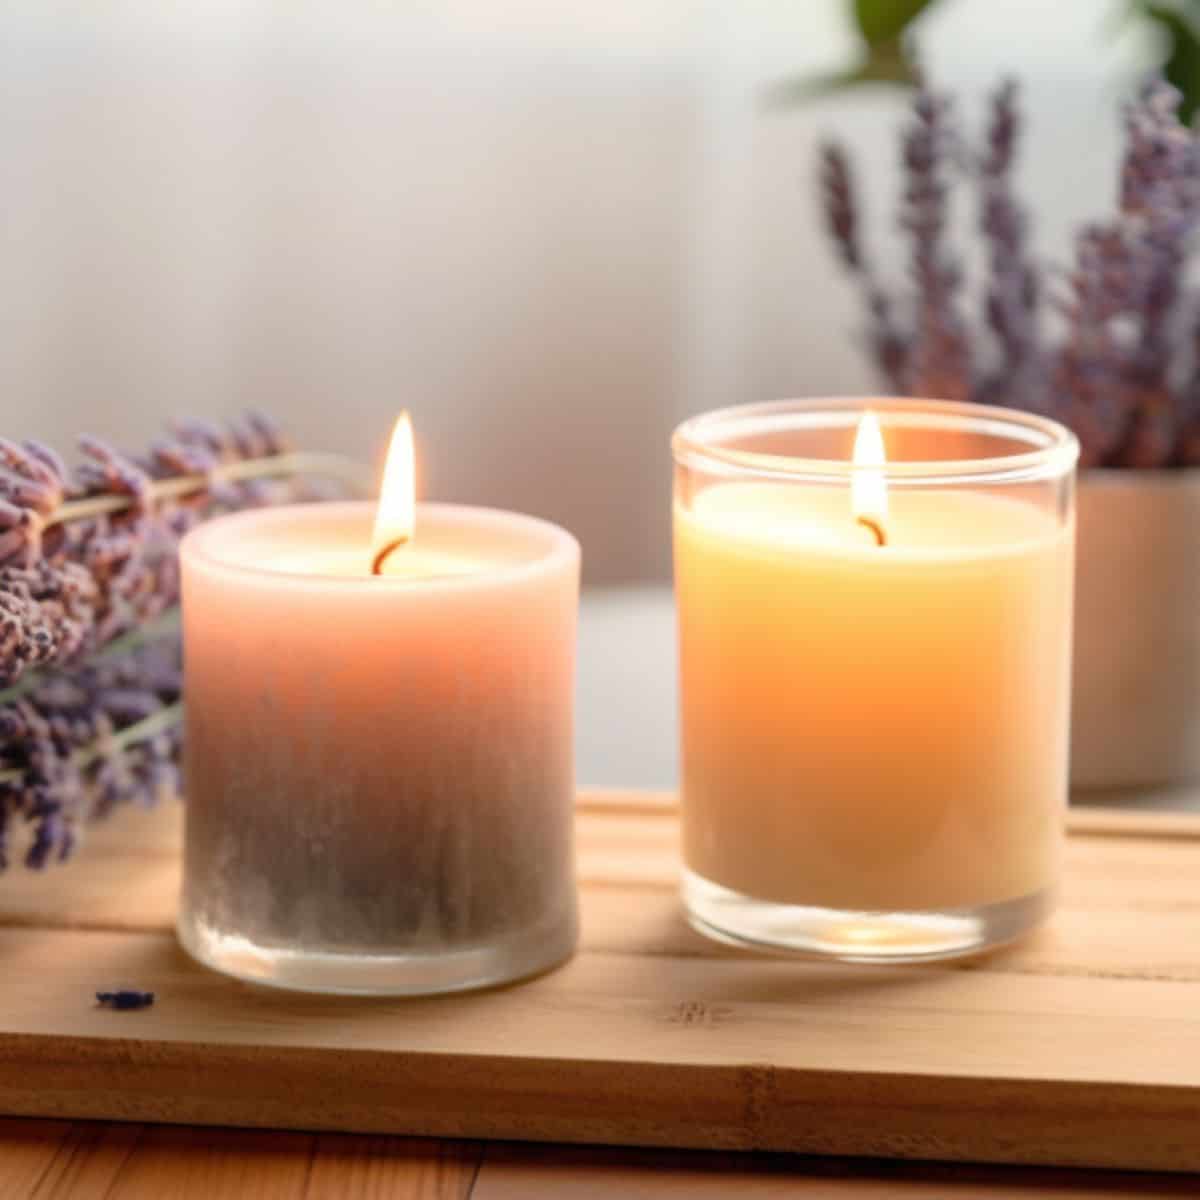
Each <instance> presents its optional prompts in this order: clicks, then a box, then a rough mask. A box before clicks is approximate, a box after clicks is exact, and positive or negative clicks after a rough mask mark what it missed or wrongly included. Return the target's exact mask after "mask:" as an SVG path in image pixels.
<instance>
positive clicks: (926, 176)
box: [821, 80, 1200, 467]
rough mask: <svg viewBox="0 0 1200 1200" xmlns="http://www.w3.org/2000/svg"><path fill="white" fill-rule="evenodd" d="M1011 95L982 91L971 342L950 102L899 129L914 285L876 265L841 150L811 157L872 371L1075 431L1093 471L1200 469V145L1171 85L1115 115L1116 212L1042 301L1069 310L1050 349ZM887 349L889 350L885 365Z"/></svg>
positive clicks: (929, 98) (917, 108)
mask: <svg viewBox="0 0 1200 1200" xmlns="http://www.w3.org/2000/svg"><path fill="white" fill-rule="evenodd" d="M1016 99H1017V97H1016V88H1015V85H1013V84H1012V83H1010V82H1006V83H1004V84H1002V85H1001V86H1000V87H999V88H998V89H997V90H996V92H995V93H994V94H993V96H992V98H991V103H990V109H989V119H988V124H987V130H986V138H985V145H984V148H983V151H982V153H981V154H980V155H979V156H978V157H977V158H976V159H975V163H974V165H975V171H974V174H975V178H976V181H977V185H978V187H979V190H980V232H981V235H982V237H983V239H984V242H985V247H986V251H987V254H986V261H987V279H986V285H985V288H984V307H983V312H982V321H981V322H980V324H981V326H982V328H981V329H978V330H976V331H975V333H974V335H972V333H971V331H970V330H968V328H967V326H966V323H965V322H964V321H963V319H962V317H961V312H960V308H959V297H960V292H961V284H962V276H961V271H960V270H959V268H958V262H957V259H956V258H955V257H954V256H953V255H952V254H951V253H950V251H949V249H948V248H947V246H946V242H945V233H946V215H947V203H948V199H947V192H948V187H949V183H950V170H949V162H950V157H951V155H950V149H951V147H952V146H954V145H955V143H956V141H957V130H956V129H955V127H954V124H953V122H952V120H951V114H950V109H949V104H948V101H946V100H945V98H943V97H939V96H937V95H935V94H934V93H931V92H929V91H928V90H927V89H925V88H922V89H921V91H919V92H918V93H917V95H916V98H915V100H914V103H913V117H912V120H911V121H910V122H909V124H908V125H906V127H905V129H904V131H903V134H902V150H903V161H904V181H905V182H904V195H903V200H902V204H901V213H900V224H901V227H902V228H903V229H904V230H905V232H906V233H907V235H908V239H909V245H910V252H911V253H910V259H911V266H910V277H911V280H912V285H913V286H912V289H911V291H910V292H905V291H903V290H900V289H897V290H896V291H895V294H893V293H892V292H890V291H889V290H888V289H887V288H885V287H884V286H883V285H882V284H881V283H880V280H879V278H878V276H877V274H876V273H875V272H874V271H873V270H870V269H869V267H868V265H867V262H866V258H865V255H864V254H863V252H862V230H861V228H860V226H859V222H858V220H857V208H856V205H855V198H854V194H853V188H852V186H851V183H852V179H851V174H850V167H849V163H848V161H847V159H846V155H845V153H844V152H843V151H842V150H841V149H840V148H839V147H836V146H831V147H830V146H827V147H825V148H824V149H823V150H822V172H821V178H822V189H823V194H824V199H825V206H826V214H827V220H828V224H829V226H830V230H831V232H832V234H833V236H834V240H835V244H836V245H837V248H838V252H839V256H840V257H841V259H842V261H843V263H844V264H845V265H846V266H847V268H848V269H849V270H850V271H852V272H853V273H854V274H855V275H856V276H857V277H858V278H859V281H860V283H861V285H862V288H863V293H864V299H865V303H866V308H867V311H868V313H869V314H870V317H871V326H872V334H871V342H872V345H873V347H874V357H875V358H876V361H877V363H878V364H879V366H880V368H881V372H882V374H883V375H884V376H885V377H886V379H887V381H888V383H889V385H890V386H891V387H893V388H894V389H895V390H896V391H898V392H901V393H904V394H910V395H911V394H921V395H928V396H935V397H942V398H950V399H955V398H961V397H964V396H969V397H970V398H971V399H974V400H976V401H979V402H983V403H1004V404H1010V405H1013V406H1016V407H1022V408H1030V409H1033V410H1035V411H1043V412H1049V413H1052V414H1054V415H1057V416H1059V417H1061V418H1062V419H1064V420H1066V421H1067V422H1068V423H1069V424H1071V425H1072V426H1073V427H1074V429H1075V431H1076V433H1077V434H1078V436H1079V438H1080V441H1081V445H1082V449H1083V461H1084V462H1085V463H1086V464H1089V465H1093V466H1130V467H1163V466H1186V465H1200V354H1198V353H1195V352H1193V345H1192V343H1193V342H1194V343H1195V344H1196V346H1200V304H1198V303H1197V302H1196V301H1195V300H1194V299H1193V298H1192V297H1190V296H1189V295H1188V293H1187V291H1186V287H1185V279H1186V273H1187V265H1188V256H1189V253H1190V250H1191V246H1192V243H1193V241H1194V235H1195V232H1196V227H1197V224H1198V223H1200V143H1198V140H1197V136H1196V135H1195V134H1194V133H1193V132H1192V131H1191V130H1189V129H1187V128H1186V127H1185V126H1183V125H1182V124H1181V123H1180V121H1179V119H1178V115H1177V108H1178V95H1177V93H1176V92H1175V91H1174V89H1173V88H1171V87H1170V86H1169V85H1167V84H1166V83H1164V82H1162V81H1161V80H1153V81H1151V82H1150V83H1149V84H1148V85H1147V86H1146V87H1145V88H1144V89H1143V90H1142V92H1141V93H1140V94H1139V96H1138V97H1137V98H1136V100H1135V101H1134V102H1133V103H1132V104H1131V105H1130V106H1129V108H1128V110H1127V112H1126V119H1125V131H1126V151H1125V155H1124V158H1123V162H1122V166H1121V172H1120V187H1119V205H1118V209H1117V212H1116V214H1115V215H1114V216H1113V217H1112V218H1110V219H1108V220H1105V221H1093V222H1090V223H1089V224H1088V225H1086V226H1085V227H1084V228H1083V229H1082V230H1081V231H1080V232H1079V234H1078V235H1077V236H1076V238H1075V247H1074V249H1075V259H1074V263H1073V266H1072V268H1071V270H1070V272H1069V273H1068V274H1067V277H1066V291H1065V294H1059V295H1057V296H1055V295H1051V296H1050V297H1049V299H1050V304H1049V306H1048V307H1049V308H1050V309H1051V310H1052V311H1054V312H1057V313H1058V314H1060V315H1061V316H1062V317H1063V322H1062V329H1063V333H1062V336H1061V337H1060V338H1059V339H1058V340H1057V342H1056V343H1048V342H1047V341H1046V337H1045V335H1046V328H1045V326H1044V324H1043V320H1042V309H1043V307H1044V306H1043V304H1042V299H1043V295H1044V293H1045V292H1046V291H1047V289H1046V288H1045V287H1044V285H1043V283H1042V272H1041V270H1040V268H1039V266H1038V264H1037V263H1036V262H1035V260H1034V258H1033V255H1032V253H1031V251H1030V237H1029V219H1028V215H1027V210H1026V209H1025V208H1024V207H1023V206H1022V205H1021V204H1020V203H1019V201H1018V199H1017V197H1016V193H1015V189H1014V187H1013V184H1012V170H1013V164H1014V160H1015V154H1016V147H1017V143H1018V138H1019V134H1020V124H1021V123H1020V115H1019V111H1018V108H1017V103H1016ZM881 346H888V347H893V348H899V349H898V350H897V351H895V352H893V353H892V356H891V358H890V359H887V360H886V361H885V357H884V355H883V354H881V353H880V347H881ZM990 347H994V350H995V352H990V349H989V348H990Z"/></svg>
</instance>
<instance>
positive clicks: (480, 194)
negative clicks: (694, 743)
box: [0, 0, 1150, 783]
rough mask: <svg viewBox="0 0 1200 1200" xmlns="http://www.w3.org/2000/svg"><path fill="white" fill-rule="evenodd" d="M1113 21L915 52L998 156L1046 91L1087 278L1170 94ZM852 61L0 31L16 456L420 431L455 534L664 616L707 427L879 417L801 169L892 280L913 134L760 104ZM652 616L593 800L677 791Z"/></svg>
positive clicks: (1060, 249) (629, 667) (641, 47)
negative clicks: (520, 554)
mask: <svg viewBox="0 0 1200 1200" xmlns="http://www.w3.org/2000/svg"><path fill="white" fill-rule="evenodd" d="M1121 11H1122V10H1121V3H1120V0H1112V3H1108V2H1106V0H1056V2H1055V3H1053V4H1047V3H1045V0H1007V2H1006V3H1004V4H998V3H994V2H993V0H954V2H952V3H947V4H946V5H944V6H943V9H942V10H941V11H938V12H935V14H934V15H933V17H932V19H930V20H928V21H927V22H926V24H925V25H924V26H923V27H922V32H921V37H920V45H921V49H922V53H923V55H924V57H925V61H926V63H927V65H928V68H929V69H930V71H931V73H932V76H933V78H934V79H935V81H936V82H937V83H938V84H939V85H940V86H945V87H948V88H952V89H955V90H956V91H958V92H960V93H961V96H962V102H963V106H964V109H965V113H966V115H967V117H968V118H969V119H970V120H971V121H972V122H973V123H975V124H976V125H977V124H978V122H979V119H980V117H981V110H982V105H981V98H982V95H983V93H984V92H985V91H986V90H987V89H989V88H990V87H991V86H993V85H994V83H995V82H996V80H997V79H998V78H999V77H1000V76H1001V75H1003V74H1005V73H1014V74H1016V75H1017V76H1018V77H1019V78H1020V79H1021V80H1022V81H1023V83H1024V85H1025V104H1026V108H1027V111H1028V112H1029V114H1030V116H1031V121H1032V134H1031V137H1030V140H1029V142H1028V144H1027V150H1026V155H1025V159H1024V162H1023V165H1022V172H1021V174H1022V179H1023V181H1024V183H1025V184H1026V190H1027V194H1028V196H1029V198H1030V200H1031V201H1032V202H1033V204H1034V205H1035V206H1036V209H1037V212H1038V218H1039V221H1040V224H1039V226H1038V237H1039V241H1040V243H1041V246H1042V248H1043V249H1044V250H1045V251H1047V252H1049V253H1053V254H1057V255H1058V256H1060V257H1061V256H1062V255H1064V254H1065V252H1066V245H1065V241H1064V231H1065V229H1066V228H1067V227H1068V226H1069V225H1070V224H1071V223H1073V222H1074V221H1075V220H1077V219H1078V218H1079V217H1081V216H1083V215H1086V214H1088V213H1091V212H1102V211H1104V209H1105V207H1106V206H1107V205H1108V204H1109V203H1110V202H1111V197H1112V195H1113V191H1114V167H1115V155H1116V143H1117V136H1116V135H1117V129H1118V116H1117V106H1118V102H1119V99H1120V97H1121V95H1122V94H1123V92H1124V91H1125V90H1126V89H1127V88H1128V87H1129V86H1130V85H1131V84H1132V82H1133V80H1134V79H1135V78H1136V76H1137V74H1138V73H1139V71H1140V70H1141V69H1142V68H1143V67H1144V65H1145V63H1146V62H1147V61H1148V54H1149V50H1150V47H1148V46H1147V45H1146V44H1144V43H1143V42H1142V41H1140V40H1139V35H1138V34H1137V33H1136V32H1134V31H1132V30H1130V29H1127V28H1126V29H1118V28H1117V26H1118V25H1119V23H1120V22H1119V19H1118V18H1119V14H1120V12H1121ZM851 54H852V42H851V38H850V34H849V31H848V25H847V22H846V20H845V6H844V4H843V2H842V0H736V2H735V0H724V2H716V0H710V2H701V0H695V2H689V0H605V2H604V3H595V2H593V3H584V2H582V0H504V2H503V3H497V2H496V0H479V2H475V3H471V2H468V0H443V2H441V3H436V4H420V3H416V2H412V0H408V2H401V0H393V2H391V3H384V2H383V0H374V2H368V0H310V2H308V3H303V2H300V0H243V2H240V3H232V2H229V0H209V2H207V3H204V4H190V5H170V4H162V3H159V2H158V0H109V2H108V3H105V4H103V5H79V4H75V3H56V2H52V0H0V195H2V196H3V209H4V221H3V226H2V233H0V278H2V280H3V284H2V287H0V387H2V388H3V393H2V394H3V397H4V424H3V429H4V432H5V433H7V434H9V435H14V436H25V435H36V436H40V437H44V438H47V439H49V440H51V441H53V442H54V443H55V444H57V445H59V446H63V447H65V446H68V445H69V444H70V443H71V441H72V439H73V438H74V436H75V434H77V433H78V432H81V431H83V430H85V429H86V430H88V431H91V432H95V433H99V434H102V435H105V436H108V437H109V438H111V439H113V440H115V441H117V442H118V443H120V444H125V445H128V446H132V447H136V446H139V445H141V444H144V443H146V442H147V441H148V440H149V438H150V437H151V436H152V434H153V433H154V431H155V430H156V429H157V428H158V427H159V426H160V425H161V423H162V422H163V421H164V420H166V419H167V418H169V417H170V416H172V415H175V414H181V413H195V414H203V415H210V416H219V415H221V414H232V413H235V412H237V411H239V410H241V409H243V408H244V407H246V406H250V405H252V406H255V407H259V408H262V409H264V410H266V411H268V412H271V413H273V414H275V415H276V416H277V417H278V418H280V420H281V421H282V422H283V424H284V425H285V427H286V428H287V429H289V430H290V431H291V432H292V433H293V434H294V436H295V438H296V440H297V441H299V442H301V443H304V444H306V445H309V446H312V447H325V448H334V449H340V450H344V451H347V452H350V453H353V454H355V455H359V456H371V455H374V454H375V453H376V451H377V449H378V447H379V446H380V445H381V444H382V442H383V440H384V438H385V436H386V433H387V430H388V428H389V426H390V422H391V419H392V417H393V415H394V413H395V411H396V410H397V409H398V408H399V407H401V406H408V407H410V408H411V409H412V410H413V412H414V417H415V419H416V422H417V428H418V435H419V440H420V450H421V456H422V457H421V461H422V463H423V466H424V476H425V489H424V490H425V492H426V494H427V495H430V496H434V497H437V498H441V499H454V500H462V501H479V502H489V503H496V504H501V505H504V506H507V507H513V508H519V509H524V510H526V511H530V512H534V513H538V514H541V515H544V516H547V517H550V518H552V519H555V520H557V521H560V522H562V523H563V524H565V525H567V526H568V527H569V528H571V529H572V530H573V531H574V532H575V533H576V534H577V535H578V536H579V538H580V540H581V541H582V543H583V546H584V554H585V563H586V578H587V580H588V581H589V582H591V583H614V582H623V581H631V580H665V579H666V578H667V576H668V573H669V506H668V492H669V483H670V460H669V451H668V436H669V432H670V429H671V428H672V426H673V425H674V424H675V423H676V421H677V420H678V419H679V418H680V417H682V416H683V415H685V414H687V413H689V412H692V411H698V410H701V409H704V408H710V407H714V406H717V405H721V404H726V403H735V402H742V401H749V400H757V399H768V398H774V397H779V396H786V395H799V394H810V395H820V394H830V393H845V392H854V391H860V392H861V391H863V390H868V389H870V388H871V386H872V374H871V372H870V370H869V369H868V367H867V365H866V364H865V362H864V361H863V359H862V357H861V356H860V354H859V352H858V349H857V347H856V345H855V341H854V331H855V330H856V328H857V326H858V324H859V311H858V306H857V303H856V297H855V295H854V293H853V289H852V288H851V287H850V285H849V284H848V283H847V281H846V280H844V279H843V278H842V276H841V275H840V273H839V271H838V270H837V267H836V264H835V262H834V259H833V256H832V255H831V253H830V252H829V249H828V246H827V243H826V240H825V237H824V232H823V229H822V227H821V220H820V214H819V209H818V206H817V203H816V197H815V186H814V171H813V167H814V161H815V152H816V146H817V144H818V141H819V139H820V138H821V137H822V136H824V135H826V134H830V133H836V134H839V135H842V136H844V137H845V138H847V139H848V140H849V141H850V142H851V144H852V145H853V146H854V148H855V149H856V151H857V157H858V162H859V166H860V168H861V173H862V178H863V182H864V185H865V190H866V193H867V196H868V200H869V203H870V206H871V215H872V219H873V222H874V237H875V240H876V249H877V251H878V252H879V253H880V255H881V257H882V258H883V259H884V260H885V261H887V262H890V263H892V264H893V265H894V266H895V267H896V269H897V270H899V269H900V264H901V262H902V258H901V247H900V246H899V245H898V244H897V243H896V240H895V238H894V236H893V227H892V224H891V219H892V218H891V213H892V208H893V204H894V200H895V195H896V177H895V169H894V167H895V160H896V142H895V130H896V127H897V125H898V123H899V122H900V121H901V120H902V116H903V107H904V103H905V101H904V97H903V96H902V94H900V93H897V92H893V91H889V90H870V91H859V92H854V93H848V94H844V95H841V96H838V97H836V98H832V99H829V100H823V101H821V102H819V103H811V104H808V105H806V106H803V107H791V108H788V109H785V110H778V109H775V110H772V109H771V108H769V107H767V106H765V105H764V103H763V99H764V90H765V89H766V88H767V86H768V85H769V84H771V83H773V82H775V81H777V80H779V79H781V78H784V77H787V76H793V75H796V74H802V73H812V72H817V71H821V70H827V69H832V68H835V67H838V66H840V65H843V64H844V63H845V62H846V61H847V60H848V58H849V57H850V55H851ZM961 217H962V220H963V221H964V222H969V221H970V220H971V213H970V212H969V211H964V212H962V214H961ZM630 597H631V598H630V599H629V600H628V604H629V605H632V608H628V607H624V608H623V607H622V604H623V603H625V602H623V601H621V600H620V598H619V597H614V596H613V595H612V594H611V593H610V594H608V595H606V596H602V597H598V598H596V600H595V601H594V602H593V604H592V608H591V610H590V611H591V613H592V616H591V618H589V619H590V621H591V626H590V627H591V629H592V632H591V633H590V634H589V636H588V638H587V639H585V644H584V646H583V662H582V668H583V673H584V681H585V713H584V717H583V720H582V721H581V731H582V732H581V737H582V739H583V740H582V742H581V750H582V756H581V757H582V765H581V774H582V775H583V777H584V779H585V781H586V782H591V783H597V782H609V783H626V782H641V783H669V782H670V775H671V774H672V773H673V769H674V768H673V757H672V754H673V752H672V750H671V749H670V745H671V743H672V742H673V738H672V737H671V735H670V732H669V725H670V721H671V719H672V715H673V705H672V701H671V693H670V683H669V681H670V677H671V668H670V655H671V647H670V640H671V629H670V622H669V608H668V607H665V606H666V605H667V601H666V600H665V599H663V598H662V597H659V599H658V600H657V601H655V600H654V599H653V596H652V595H651V594H649V593H646V592H644V591H642V592H636V593H630ZM633 611H636V612H637V613H640V614H641V616H639V617H638V621H639V622H640V624H639V625H638V629H639V630H640V632H639V633H638V634H637V637H639V638H641V639H642V645H641V647H640V648H637V647H631V646H630V643H629V638H630V637H631V636H633V635H632V634H630V633H628V632H622V631H623V630H626V629H627V627H628V626H629V617H630V613H631V612H633ZM585 632H586V629H585ZM622 648H625V650H626V653H625V654H623V655H622V654H621V653H620V651H621V649H622ZM587 704H592V706H593V707H597V706H599V707H600V708H603V710H604V711H605V712H606V713H607V717H606V719H605V720H604V721H600V720H598V719H589V717H588V714H587V711H586V708H587ZM664 722H665V723H666V726H667V729H666V732H664ZM646 730H649V731H650V733H649V734H647V733H646ZM638 745H640V746H641V747H642V749H641V750H637V749H636V747H637V746H638Z"/></svg>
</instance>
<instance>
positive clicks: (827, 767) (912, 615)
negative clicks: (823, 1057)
mask: <svg viewBox="0 0 1200 1200" xmlns="http://www.w3.org/2000/svg"><path fill="white" fill-rule="evenodd" d="M886 526H887V533H888V538H889V544H888V545H887V546H885V547H880V546H877V545H876V544H875V540H874V538H873V537H872V536H871V534H870V533H869V532H868V531H867V530H865V529H863V528H861V527H859V526H856V525H855V523H854V520H853V517H852V515H851V512H850V502H849V496H848V493H847V491H846V490H839V489H835V488H831V487H826V488H817V487H804V486H788V485H784V484H770V483H723V484H716V485H714V486H710V487H709V488H707V489H706V490H704V491H702V492H700V493H699V494H698V495H696V496H695V498H694V501H693V503H692V506H691V508H690V509H689V508H688V507H686V506H685V505H684V504H683V503H677V504H676V508H675V539H676V540H675V569H676V587H677V591H678V607H679V621H680V630H679V633H680V649H681V672H682V674H681V681H682V682H681V696H682V712H683V763H684V776H683V798H684V805H683V812H684V829H683V837H684V858H685V861H686V865H687V866H688V867H689V868H690V869H691V870H692V871H694V872H696V873H698V874H699V875H701V876H703V877H704V878H705V879H707V880H709V881H710V882H713V883H716V884H720V885H722V886H724V887H726V888H730V889H733V890H734V891H736V892H739V893H743V894H746V895H749V896H752V897H755V898H759V899H764V900H771V901H777V902H781V903H788V904H800V905H813V906H821V907H827V908H834V909H845V910H875V911H880V910H884V911H897V910H920V909H926V910H927V909H947V908H962V907H973V906H978V905H986V904H993V903H997V902H1002V901H1008V900H1015V899H1018V898H1021V897H1026V896H1030V895H1032V894H1034V893H1037V892H1039V891H1041V890H1043V889H1045V888H1047V887H1048V886H1050V885H1051V884H1052V883H1053V882H1054V880H1055V878H1056V874H1057V859H1058V853H1059V842H1060V829H1061V826H1062V808H1063V804H1064V803H1065V798H1066V768H1067V717H1068V704H1067V694H1068V691H1067V690H1068V676H1069V647H1070V643H1071V638H1070V620H1071V576H1072V562H1071V536H1070V533H1071V531H1070V530H1069V529H1068V528H1063V527H1062V526H1061V525H1060V524H1059V523H1057V522H1056V521H1055V520H1054V519H1053V517H1052V516H1051V515H1049V514H1047V513H1043V512H1042V511H1040V510H1039V509H1037V508H1036V507H1034V506H1033V505H1032V504H1028V503H1025V502H1022V501H1020V500H1015V499H1010V498H1002V497H999V496H995V495H988V494H980V493H969V492H966V491H963V492H953V491H945V490H939V491H924V492H922V491H917V490H909V491H906V490H900V489H892V492H891V495H890V498H889V512H888V516H887V518H886Z"/></svg>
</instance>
